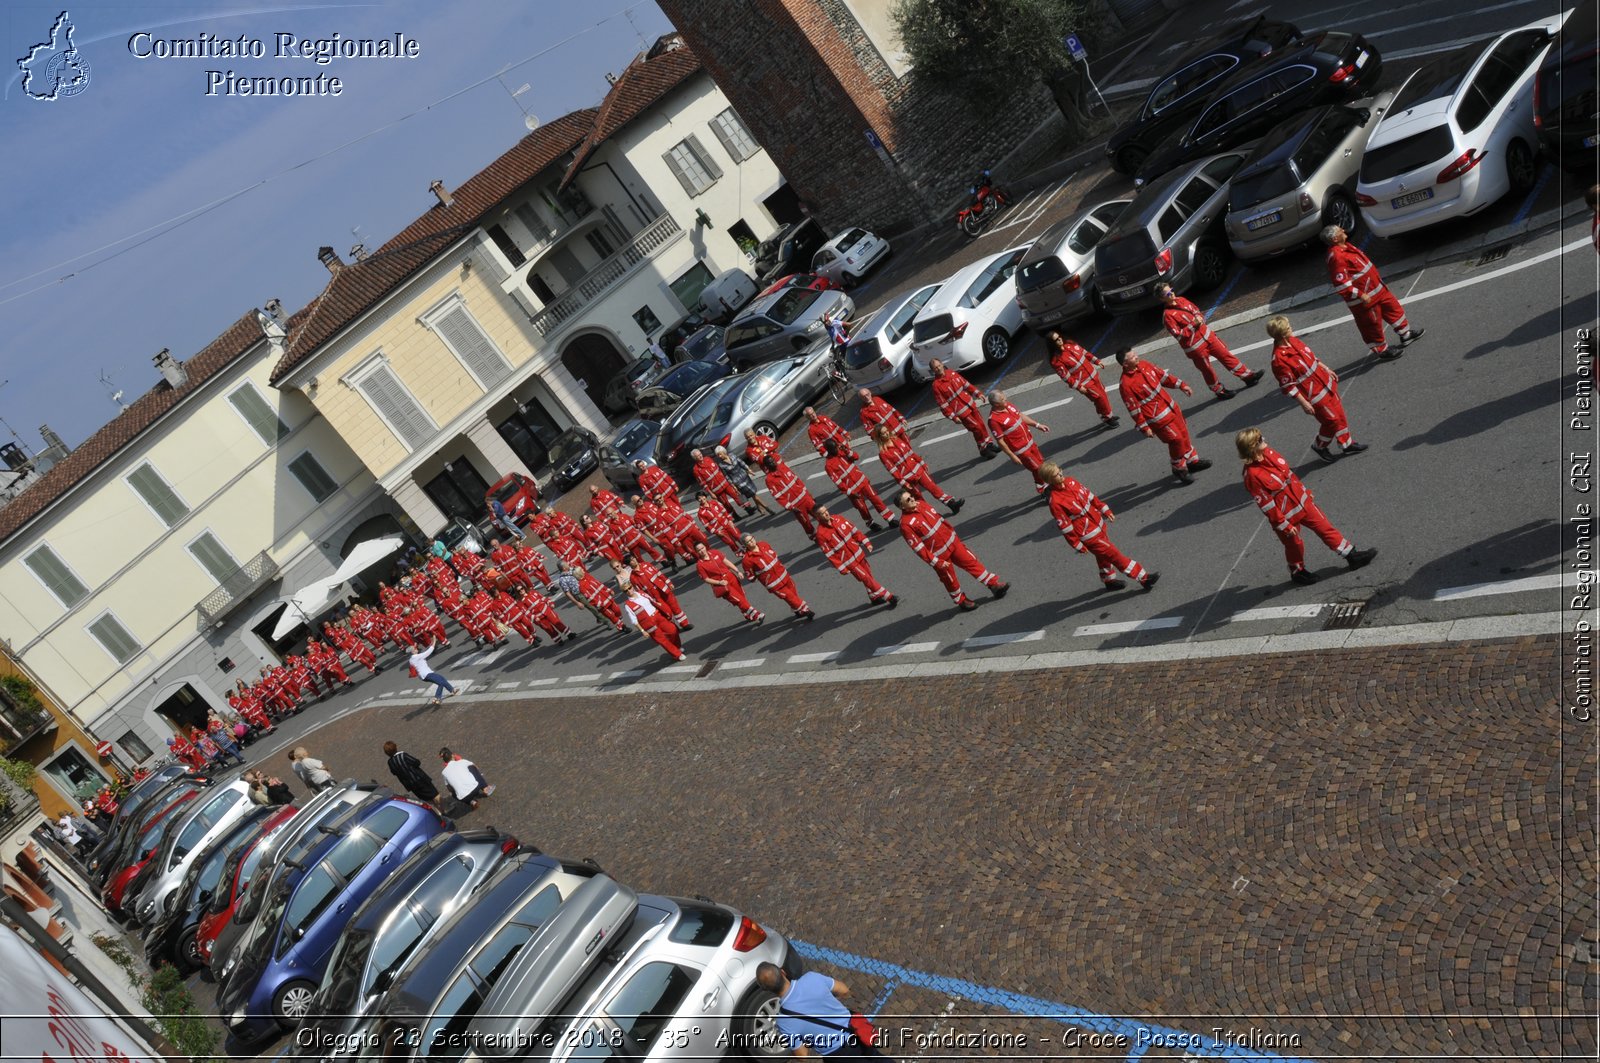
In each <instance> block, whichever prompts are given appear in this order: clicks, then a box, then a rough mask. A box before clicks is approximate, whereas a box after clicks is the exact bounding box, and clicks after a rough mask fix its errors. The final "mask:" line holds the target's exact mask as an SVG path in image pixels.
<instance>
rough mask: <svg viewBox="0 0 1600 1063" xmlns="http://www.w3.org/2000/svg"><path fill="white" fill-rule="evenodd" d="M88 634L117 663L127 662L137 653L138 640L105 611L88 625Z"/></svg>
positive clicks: (120, 622)
mask: <svg viewBox="0 0 1600 1063" xmlns="http://www.w3.org/2000/svg"><path fill="white" fill-rule="evenodd" d="M89 634H91V635H93V636H94V640H95V641H96V642H98V643H99V644H100V648H101V649H103V650H105V651H106V652H107V653H109V654H110V655H111V659H112V660H114V661H116V662H117V663H118V664H127V663H128V662H129V661H131V660H133V658H134V657H135V656H137V655H138V653H139V649H140V647H139V642H138V640H137V639H135V638H134V637H133V636H132V635H131V634H129V633H128V629H127V628H125V627H123V626H122V621H120V620H118V619H117V618H116V617H115V616H113V615H112V614H110V613H106V614H104V615H102V616H101V617H100V619H98V620H96V621H95V622H94V623H92V624H90V625H89Z"/></svg>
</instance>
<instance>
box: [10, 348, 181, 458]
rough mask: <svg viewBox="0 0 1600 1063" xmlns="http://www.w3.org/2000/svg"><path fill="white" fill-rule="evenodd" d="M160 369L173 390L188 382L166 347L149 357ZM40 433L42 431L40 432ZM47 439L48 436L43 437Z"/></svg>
mask: <svg viewBox="0 0 1600 1063" xmlns="http://www.w3.org/2000/svg"><path fill="white" fill-rule="evenodd" d="M150 360H151V361H152V362H154V363H155V364H156V368H157V369H159V370H161V375H162V376H163V377H165V378H166V381H167V383H168V384H171V385H172V387H173V390H177V389H178V388H181V387H183V385H185V384H187V383H188V382H189V372H188V370H186V369H184V368H183V363H182V362H180V361H178V360H177V359H176V358H174V357H172V351H171V350H169V349H168V348H166V347H163V348H161V350H160V351H159V352H157V354H156V356H155V357H154V358H152V359H150ZM41 434H42V432H41ZM45 438H46V439H47V440H48V439H49V436H46V437H45Z"/></svg>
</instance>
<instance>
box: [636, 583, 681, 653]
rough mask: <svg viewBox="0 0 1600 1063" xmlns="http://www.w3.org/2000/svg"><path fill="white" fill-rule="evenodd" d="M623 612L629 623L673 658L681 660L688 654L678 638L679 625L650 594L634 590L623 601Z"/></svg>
mask: <svg viewBox="0 0 1600 1063" xmlns="http://www.w3.org/2000/svg"><path fill="white" fill-rule="evenodd" d="M622 612H623V615H624V616H626V617H627V618H628V623H630V624H632V625H633V626H634V627H636V628H638V629H639V630H640V631H643V632H644V633H645V634H646V635H649V636H650V637H651V638H652V639H654V640H655V642H656V645H657V646H660V647H661V648H662V649H664V650H666V651H667V654H668V655H669V656H671V657H672V659H673V660H675V661H681V660H683V658H684V657H685V656H686V655H685V654H684V652H683V642H682V641H681V640H680V639H679V638H678V625H676V624H674V623H673V622H672V621H671V620H669V619H667V614H665V613H663V612H662V611H661V610H660V609H658V608H657V607H656V605H655V603H654V602H652V601H651V600H650V598H649V596H648V595H646V594H644V593H643V592H642V591H637V590H636V591H634V592H633V593H632V594H630V595H628V597H627V599H626V600H625V601H624V602H623V605H622Z"/></svg>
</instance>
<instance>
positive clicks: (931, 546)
mask: <svg viewBox="0 0 1600 1063" xmlns="http://www.w3.org/2000/svg"><path fill="white" fill-rule="evenodd" d="M900 534H901V535H902V536H903V537H904V538H905V541H906V545H908V546H910V547H911V552H912V553H914V554H916V555H917V556H918V557H920V558H922V560H924V561H926V562H927V563H928V564H930V565H932V566H933V571H934V574H935V575H937V576H938V577H939V582H940V583H942V584H944V589H945V590H947V591H949V592H950V600H951V601H953V602H955V603H956V604H957V605H963V604H965V603H966V602H968V601H969V600H970V599H968V598H967V596H966V594H965V593H964V592H963V591H962V590H961V579H960V577H959V576H957V575H956V569H957V568H961V569H965V570H966V571H967V572H968V573H970V574H971V575H973V576H976V577H977V579H978V582H979V583H981V584H983V585H984V586H985V587H988V588H989V589H990V590H1001V589H1002V588H1004V587H1005V586H1006V583H1005V581H1004V580H1002V579H1001V578H1000V577H999V576H997V575H995V574H994V573H993V572H990V571H989V570H988V569H987V568H985V567H984V566H983V562H982V561H979V560H978V558H977V555H975V554H974V553H973V552H972V551H971V550H969V549H967V544H966V543H964V542H962V541H961V536H959V535H957V534H956V530H955V528H954V527H952V526H951V524H950V522H949V521H947V520H945V519H944V518H943V517H941V516H940V515H939V514H937V513H935V512H934V511H933V507H932V506H918V507H917V508H916V510H915V511H914V512H911V513H907V514H904V515H903V516H902V517H901V518H900ZM1002 593H1003V591H1002Z"/></svg>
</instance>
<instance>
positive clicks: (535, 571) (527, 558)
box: [517, 546, 550, 587]
mask: <svg viewBox="0 0 1600 1063" xmlns="http://www.w3.org/2000/svg"><path fill="white" fill-rule="evenodd" d="M517 561H518V562H520V563H521V565H522V571H523V573H524V574H527V575H532V576H534V577H535V578H537V579H538V581H539V582H540V583H541V584H543V585H544V586H546V587H548V586H550V573H549V571H548V570H546V568H545V567H544V558H542V557H540V556H539V551H538V550H536V549H535V548H534V547H532V546H519V547H517ZM530 586H531V584H530Z"/></svg>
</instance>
